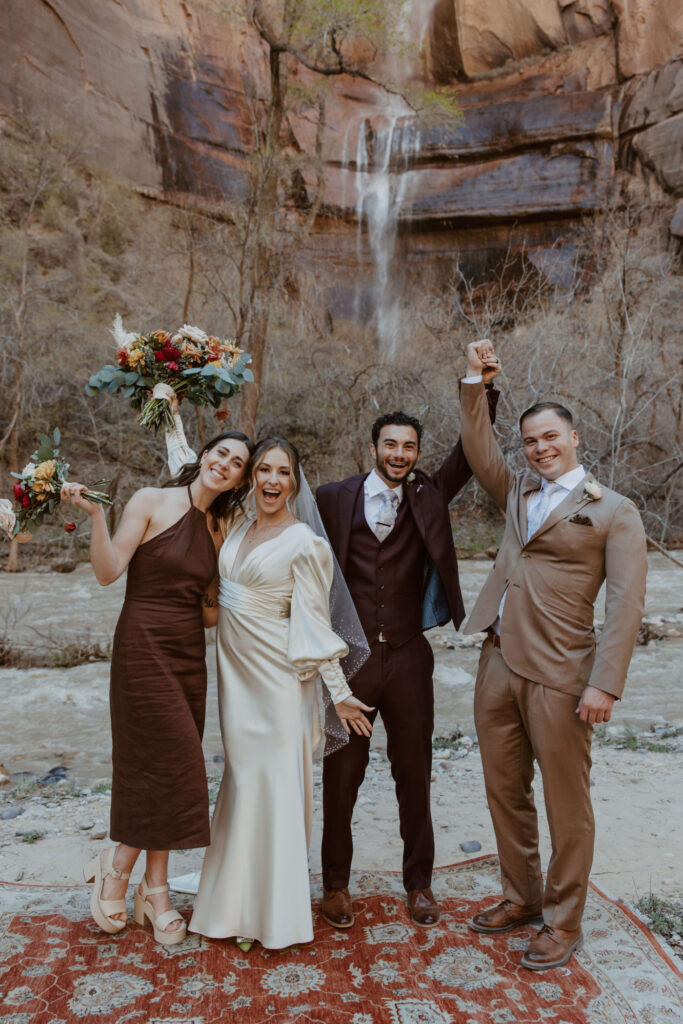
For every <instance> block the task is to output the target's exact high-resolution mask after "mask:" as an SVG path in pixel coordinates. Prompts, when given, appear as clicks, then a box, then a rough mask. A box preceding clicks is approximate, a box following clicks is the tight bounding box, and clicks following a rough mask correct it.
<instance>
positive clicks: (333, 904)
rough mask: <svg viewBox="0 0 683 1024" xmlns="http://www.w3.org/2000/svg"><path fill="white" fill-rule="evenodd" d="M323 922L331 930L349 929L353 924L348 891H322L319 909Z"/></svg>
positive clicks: (351, 905) (351, 906)
mask: <svg viewBox="0 0 683 1024" xmlns="http://www.w3.org/2000/svg"><path fill="white" fill-rule="evenodd" d="M320 913H321V914H322V918H323V921H327V923H328V924H331V925H332V927H333V928H350V927H351V926H352V924H353V922H354V917H353V903H352V902H351V897H350V896H349V890H348V889H330V890H329V891H328V890H327V889H325V890H323V901H322V904H321V907H320Z"/></svg>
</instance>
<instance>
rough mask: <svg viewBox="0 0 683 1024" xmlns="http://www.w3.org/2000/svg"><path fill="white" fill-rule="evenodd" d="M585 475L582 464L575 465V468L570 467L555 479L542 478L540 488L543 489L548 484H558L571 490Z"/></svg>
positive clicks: (566, 489)
mask: <svg viewBox="0 0 683 1024" xmlns="http://www.w3.org/2000/svg"><path fill="white" fill-rule="evenodd" d="M585 475H586V470H585V469H584V468H583V466H576V468H575V469H570V470H569V472H568V473H563V474H562V476H558V478H557V480H545V479H544V480H542V481H541V490H542V491H544V490H545V489H546V487H547V486H548V484H551V483H553V484H559V486H560V487H563V488H564V490H565V491H573V490H574V488H575V487H576V486H577V484H580V483H581V481H582V480H583V478H584V477H585Z"/></svg>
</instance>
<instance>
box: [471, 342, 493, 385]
mask: <svg viewBox="0 0 683 1024" xmlns="http://www.w3.org/2000/svg"><path fill="white" fill-rule="evenodd" d="M499 373H500V362H499V360H498V357H497V356H496V353H495V351H494V349H493V344H492V343H491V341H490V340H489V339H488V338H482V339H481V341H471V342H470V343H469V345H468V346H467V376H468V377H483V378H484V384H489V383H490V382H491V381H492V380H493V379H494V377H497V376H498V374H499Z"/></svg>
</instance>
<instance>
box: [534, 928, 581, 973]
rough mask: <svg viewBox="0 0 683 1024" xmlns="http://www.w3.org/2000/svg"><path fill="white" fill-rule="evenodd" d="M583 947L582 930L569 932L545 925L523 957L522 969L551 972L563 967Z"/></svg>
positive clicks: (576, 929) (577, 929)
mask: <svg viewBox="0 0 683 1024" xmlns="http://www.w3.org/2000/svg"><path fill="white" fill-rule="evenodd" d="M582 946H583V932H582V931H581V929H580V928H575V929H574V930H573V931H569V932H568V931H563V930H562V929H561V928H551V927H550V925H549V924H544V925H543V927H542V928H541V930H540V932H539V933H538V935H536V937H535V938H533V939H532V940H531V942H530V943H529V947H528V949H527V951H526V953H525V954H524V956H523V957H522V967H528V968H529V970H530V971H549V970H550V969H551V968H552V967H562V965H563V964H566V962H567V960H569V957H570V956H571V955H572V953H573V952H574V950H575V949H581V947H582Z"/></svg>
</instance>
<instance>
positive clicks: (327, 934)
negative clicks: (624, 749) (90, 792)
mask: <svg viewBox="0 0 683 1024" xmlns="http://www.w3.org/2000/svg"><path fill="white" fill-rule="evenodd" d="M314 888H319V883H316V885H314ZM434 889H435V892H436V893H437V894H438V896H439V898H440V899H441V901H442V907H443V917H442V921H441V923H440V925H439V926H438V927H437V928H433V929H429V930H427V929H418V928H414V927H413V926H412V925H411V923H410V921H409V918H408V915H407V911H406V908H405V902H404V897H403V892H402V889H401V885H400V878H399V876H397V875H393V874H391V873H387V872H373V873H367V874H357V875H356V876H355V877H354V879H353V893H354V898H355V906H356V913H357V919H356V924H355V926H354V927H353V928H352V929H350V930H348V931H346V932H338V931H334V930H333V929H332V928H329V927H328V926H327V925H326V924H325V923H324V922H323V921H322V920H321V919H320V917H319V916H318V915H317V914H316V927H315V940H314V942H313V943H311V944H310V945H305V946H298V947H292V948H291V949H288V950H284V951H281V952H274V951H267V950H264V949H262V948H261V947H260V946H255V947H254V948H253V950H252V951H251V953H249V954H244V953H241V952H240V951H239V950H238V949H237V948H236V946H235V945H234V944H232V943H231V942H228V941H215V940H211V941H209V940H207V939H203V938H200V937H199V936H196V935H192V936H189V937H188V939H187V941H186V942H184V943H182V944H181V945H180V946H175V947H171V948H169V949H164V948H163V947H160V946H158V945H157V944H156V943H155V942H154V940H153V938H152V935H151V933H150V932H149V931H145V930H143V929H142V928H139V927H137V926H135V925H132V924H131V925H129V926H128V928H126V930H125V931H124V932H122V933H121V934H120V935H117V936H113V937H112V936H107V935H103V934H102V932H100V931H99V929H98V928H97V927H96V926H95V925H94V924H92V923H91V922H90V921H89V918H88V909H87V905H88V890H87V889H85V888H84V887H80V886H79V887H74V888H72V889H52V890H50V889H48V888H47V887H46V888H42V887H41V888H35V889H32V890H28V889H27V888H23V889H22V888H21V887H18V886H4V887H3V888H2V889H1V890H0V899H1V900H2V905H3V906H4V907H6V908H8V909H6V910H4V912H3V914H2V931H1V933H0V963H1V966H0V1024H48V1022H50V1024H62V1022H64V1024H66V1022H69V1024H71V1022H73V1021H83V1022H85V1024H89V1022H95V1021H97V1022H99V1024H114V1022H117V1024H124V1022H127V1021H131V1022H139V1024H142V1022H146V1024H215V1022H223V1021H225V1022H227V1021H233V1020H239V1021H244V1022H245V1024H257V1022H258V1024H261V1022H266V1021H269V1022H274V1024H284V1022H286V1021H287V1022H290V1021H291V1022H294V1021H299V1022H311V1024H508V1022H510V1024H536V1022H538V1024H541V1022H543V1024H545V1022H547V1024H677V1022H679V1021H682V1020H683V975H682V974H681V972H680V971H679V970H678V968H677V967H676V966H675V964H674V962H673V960H672V959H671V957H670V956H669V955H668V953H667V952H666V951H665V950H664V949H663V948H662V946H661V945H660V944H659V943H658V942H657V940H656V939H655V938H654V936H653V935H652V934H651V932H649V931H648V929H647V928H646V927H645V926H644V925H643V924H642V923H641V922H640V921H639V920H638V919H637V918H636V916H635V915H634V914H632V913H631V912H630V911H629V910H627V909H626V908H625V907H623V906H621V905H618V904H616V903H614V902H612V901H611V900H609V899H607V898H606V897H605V896H604V895H603V894H601V893H600V892H599V891H598V890H596V889H592V890H591V893H590V895H589V900H588V905H587V910H586V916H585V919H584V930H585V933H586V945H585V948H584V950H583V951H582V952H581V953H580V954H579V955H578V956H576V957H574V958H573V959H572V960H571V961H570V963H569V964H568V965H567V966H566V967H564V968H560V969H557V970H554V971H547V972H545V973H543V974H534V973H532V972H530V971H525V970H524V969H522V968H520V966H519V961H520V957H521V953H522V950H523V949H524V947H525V945H526V943H527V942H528V940H529V937H530V936H531V935H532V934H533V929H529V928H523V929H519V930H518V931H515V932H512V933H509V934H506V935H500V936H495V937H493V936H484V935H477V934H475V933H473V932H470V931H469V930H468V928H467V923H466V922H467V919H468V918H469V917H470V916H471V915H472V913H474V912H475V911H476V910H477V909H479V908H480V907H481V906H482V905H484V906H488V905H490V904H492V903H494V902H495V901H496V899H497V897H498V866H497V861H496V859H495V858H493V857H485V858H481V859H479V860H475V861H468V862H466V863H463V864H457V865H453V866H452V867H448V868H441V869H440V870H438V871H437V872H436V873H435V878H434ZM314 899H315V896H314ZM179 902H180V907H181V910H183V911H184V912H187V913H188V914H189V906H190V901H189V899H186V900H185V902H182V901H179ZM22 903H23V907H22V909H21V911H20V912H18V908H19V907H20V906H21V904H22ZM12 906H14V908H15V909H14V910H13V909H12Z"/></svg>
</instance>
